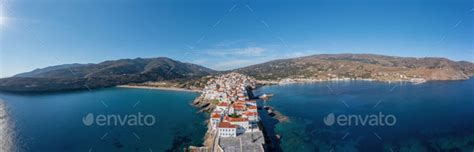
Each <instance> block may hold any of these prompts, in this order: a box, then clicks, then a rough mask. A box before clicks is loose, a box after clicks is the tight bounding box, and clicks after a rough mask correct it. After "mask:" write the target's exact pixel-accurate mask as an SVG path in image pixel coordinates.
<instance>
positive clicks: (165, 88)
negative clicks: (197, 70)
mask: <svg viewBox="0 0 474 152" xmlns="http://www.w3.org/2000/svg"><path fill="white" fill-rule="evenodd" d="M116 87H118V88H135V89H155V90H168V91H186V92H201V90H190V89H184V88H175V87H153V86H133V85H118V86H116Z"/></svg>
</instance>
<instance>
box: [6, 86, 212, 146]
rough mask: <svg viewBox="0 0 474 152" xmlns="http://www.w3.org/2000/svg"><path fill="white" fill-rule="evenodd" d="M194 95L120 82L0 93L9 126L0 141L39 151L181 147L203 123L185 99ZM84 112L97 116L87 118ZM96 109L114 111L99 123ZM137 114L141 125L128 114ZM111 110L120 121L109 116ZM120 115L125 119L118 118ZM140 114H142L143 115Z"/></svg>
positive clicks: (195, 141)
mask: <svg viewBox="0 0 474 152" xmlns="http://www.w3.org/2000/svg"><path fill="white" fill-rule="evenodd" d="M197 95H198V94H197V93H191V92H177V91H161V90H146V89H126V88H109V89H98V90H93V91H73V92H61V93H43V94H7V93H1V94H0V98H1V99H2V100H3V101H4V102H5V104H4V105H5V106H4V107H2V109H3V110H1V111H4V112H6V113H7V119H8V123H1V124H2V125H5V124H8V128H11V131H10V132H9V133H8V134H7V133H2V136H3V137H2V138H3V139H4V140H6V139H9V141H12V142H4V143H3V144H4V145H0V146H4V147H5V146H7V145H5V144H10V145H8V146H11V148H10V149H13V150H14V151H45V152H56V151H57V152H64V151H80V152H89V151H94V152H97V151H127V152H131V151H146V152H152V151H153V152H157V151H182V149H183V147H187V146H189V145H201V144H202V138H203V137H204V134H205V131H206V129H207V128H206V124H205V123H204V121H205V119H206V117H205V116H204V115H203V114H197V113H196V111H197V110H196V109H195V108H194V107H192V106H191V105H190V103H191V102H192V100H193V99H194V98H195V97H196V96H197ZM89 114H91V117H92V118H93V119H96V120H97V119H101V120H100V121H90V120H88V119H87V115H89ZM99 115H102V116H107V117H108V116H116V117H115V118H114V117H110V119H108V120H107V121H109V122H110V123H108V124H104V123H105V122H107V121H103V120H102V119H103V118H99V117H100V116H99ZM138 115H142V117H141V118H142V119H140V120H141V125H140V124H139V123H138V122H134V120H133V118H134V117H131V116H138ZM117 116H120V117H121V118H122V119H121V120H122V121H118V122H115V121H116V120H118V118H117ZM126 116H127V121H126V123H121V122H124V121H123V120H125V119H124V118H125V117H126ZM128 116H130V117H128ZM144 116H148V117H146V120H144ZM151 117H153V118H154V119H151ZM2 119H6V118H2ZM83 120H84V121H83ZM135 120H138V119H135ZM91 122H92V123H93V124H90V123H91ZM97 122H99V124H97ZM145 123H146V124H145ZM3 128H5V126H2V129H3ZM7 137H8V138H7Z"/></svg>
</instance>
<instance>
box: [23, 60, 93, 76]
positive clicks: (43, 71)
mask: <svg viewBox="0 0 474 152" xmlns="http://www.w3.org/2000/svg"><path fill="white" fill-rule="evenodd" d="M79 66H86V64H78V63H74V64H63V65H56V66H50V67H46V68H42V69H35V70H33V71H31V72H25V73H20V74H17V75H15V76H14V77H46V76H45V75H44V74H47V73H48V72H51V71H54V70H60V69H66V68H74V67H79Z"/></svg>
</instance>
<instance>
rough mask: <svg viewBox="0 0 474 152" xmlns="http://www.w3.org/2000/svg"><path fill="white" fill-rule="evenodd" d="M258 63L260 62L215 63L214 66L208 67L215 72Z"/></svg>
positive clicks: (231, 61) (234, 61)
mask: <svg viewBox="0 0 474 152" xmlns="http://www.w3.org/2000/svg"><path fill="white" fill-rule="evenodd" d="M260 62H261V61H260V60H230V61H222V62H217V63H215V64H212V65H210V68H212V69H215V70H232V69H236V68H241V67H245V66H249V65H253V64H258V63H260Z"/></svg>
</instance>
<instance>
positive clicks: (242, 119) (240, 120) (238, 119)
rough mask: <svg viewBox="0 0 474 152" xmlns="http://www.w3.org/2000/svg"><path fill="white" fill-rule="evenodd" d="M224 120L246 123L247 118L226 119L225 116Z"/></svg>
mask: <svg viewBox="0 0 474 152" xmlns="http://www.w3.org/2000/svg"><path fill="white" fill-rule="evenodd" d="M224 119H226V120H227V121H229V122H242V121H248V119H247V118H240V117H239V118H232V117H228V116H226V117H225V118H224Z"/></svg>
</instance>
